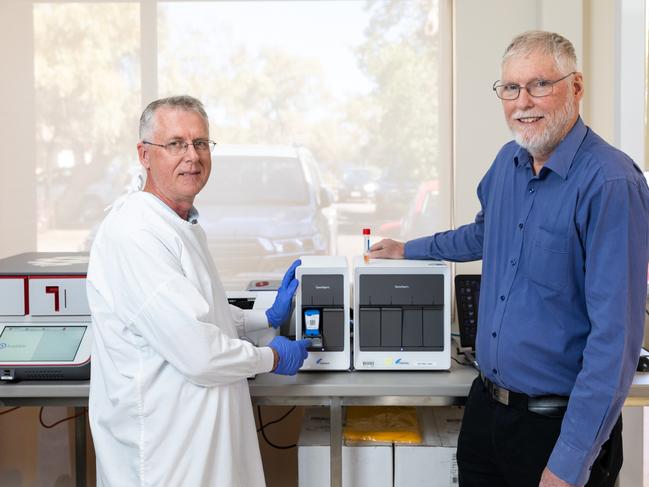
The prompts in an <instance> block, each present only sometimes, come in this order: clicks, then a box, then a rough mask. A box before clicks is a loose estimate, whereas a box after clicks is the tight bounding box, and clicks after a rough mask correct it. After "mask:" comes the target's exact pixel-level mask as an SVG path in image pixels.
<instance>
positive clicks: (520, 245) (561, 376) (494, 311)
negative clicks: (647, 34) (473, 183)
mask: <svg viewBox="0 0 649 487" xmlns="http://www.w3.org/2000/svg"><path fill="white" fill-rule="evenodd" d="M501 77H502V79H501V80H498V81H496V83H494V87H493V89H494V91H495V94H496V95H497V96H498V98H500V99H501V100H502V105H503V109H504V113H505V118H506V120H507V123H508V124H509V127H510V129H511V131H512V133H513V135H514V137H515V140H514V141H512V142H509V143H508V144H506V145H505V146H504V147H503V148H502V149H501V150H500V152H499V153H498V155H497V156H496V159H495V161H494V163H493V164H492V166H491V167H490V168H489V170H488V172H487V174H486V175H485V176H484V178H483V179H482V181H481V182H480V184H479V186H478V198H479V200H480V204H481V210H480V212H479V213H478V214H477V216H476V218H475V221H474V222H473V223H471V224H468V225H464V226H461V227H459V228H458V229H456V230H451V231H447V232H441V233H437V234H435V235H432V236H430V237H424V238H419V239H416V240H411V241H409V242H406V243H405V244H403V243H400V242H396V241H394V240H389V239H388V240H382V241H380V242H378V243H377V244H375V245H374V246H373V247H372V248H371V254H370V256H371V257H372V258H406V259H446V260H451V261H469V260H478V259H482V284H481V290H480V292H481V294H480V303H479V312H478V316H479V326H478V337H477V342H476V351H477V361H478V364H479V366H480V370H481V374H480V377H478V378H477V379H476V381H475V382H474V383H473V386H472V387H471V392H470V393H469V397H468V399H467V404H466V410H465V416H464V420H463V424H462V430H461V432H460V438H459V443H458V452H457V459H458V465H459V469H460V485H461V486H463V487H466V486H501V485H502V486H510V487H520V486H542V487H549V486H572V485H576V486H582V485H584V484H586V483H587V485H593V486H594V485H611V486H612V485H613V484H614V482H615V479H616V477H617V474H618V472H619V469H620V467H621V464H622V450H621V429H622V425H621V416H620V411H621V408H622V405H623V403H624V399H625V397H626V395H627V393H628V390H629V387H630V384H631V382H632V380H633V374H634V371H635V367H636V364H637V361H638V355H639V353H640V346H641V342H642V335H643V323H644V306H645V299H646V287H647V260H648V259H649V251H648V239H649V189H648V188H647V183H646V181H645V179H644V177H643V175H642V172H641V171H640V170H639V169H638V167H637V166H636V165H635V164H634V163H633V161H632V160H631V159H630V158H629V157H628V156H627V155H626V154H624V153H622V152H620V151H619V150H617V149H615V148H614V147H612V146H611V145H609V144H608V143H606V142H605V141H604V140H602V139H601V138H600V137H599V136H598V135H597V134H595V133H594V132H593V131H592V130H591V129H590V128H588V127H587V126H586V125H584V123H583V122H582V120H581V118H580V116H579V102H580V100H581V98H582V96H583V93H584V82H583V77H582V74H581V73H580V72H578V71H577V61H576V56H575V52H574V48H573V46H572V44H571V43H570V42H569V41H568V40H567V39H565V38H563V37H562V36H560V35H558V34H553V33H548V32H538V31H534V32H526V33H524V34H521V35H520V36H518V37H516V38H515V39H514V40H513V41H512V43H511V44H510V46H509V47H508V48H507V50H506V51H505V54H504V56H503V60H502V71H501Z"/></svg>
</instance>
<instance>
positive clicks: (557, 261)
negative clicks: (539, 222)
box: [528, 227, 570, 291]
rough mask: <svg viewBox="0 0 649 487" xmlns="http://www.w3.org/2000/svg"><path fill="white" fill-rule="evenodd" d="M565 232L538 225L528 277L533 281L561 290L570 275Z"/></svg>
mask: <svg viewBox="0 0 649 487" xmlns="http://www.w3.org/2000/svg"><path fill="white" fill-rule="evenodd" d="M568 250H569V244H568V237H567V236H566V235H565V233H560V232H557V231H550V230H547V229H545V228H543V227H539V229H538V230H537V232H536V236H535V238H534V243H533V245H532V256H531V259H530V265H529V272H528V274H529V278H530V280H531V281H533V282H534V283H536V284H538V285H540V286H543V287H546V288H550V289H553V290H555V291H561V290H562V289H563V288H565V287H566V285H567V284H568V281H569V277H570V254H569V253H568Z"/></svg>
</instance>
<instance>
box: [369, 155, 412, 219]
mask: <svg viewBox="0 0 649 487" xmlns="http://www.w3.org/2000/svg"><path fill="white" fill-rule="evenodd" d="M419 183H420V181H418V180H416V179H413V178H412V177H411V176H410V174H409V173H408V172H407V171H404V170H403V168H402V167H399V166H390V167H388V168H386V169H385V170H384V171H383V173H382V174H381V176H380V177H379V179H377V180H376V184H377V186H378V187H377V189H376V198H375V201H376V214H377V216H378V217H379V218H391V219H397V218H401V217H402V216H403V215H404V214H405V212H406V210H407V208H408V204H409V203H410V201H411V200H412V198H413V197H414V196H415V194H416V192H417V188H418V187H419Z"/></svg>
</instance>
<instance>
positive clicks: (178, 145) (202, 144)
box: [142, 139, 216, 156]
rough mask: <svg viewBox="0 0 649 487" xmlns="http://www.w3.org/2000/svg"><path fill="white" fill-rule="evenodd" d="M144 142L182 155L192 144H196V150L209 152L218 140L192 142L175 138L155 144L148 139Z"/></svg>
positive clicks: (170, 152) (175, 154)
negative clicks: (165, 142) (166, 142)
mask: <svg viewBox="0 0 649 487" xmlns="http://www.w3.org/2000/svg"><path fill="white" fill-rule="evenodd" d="M142 143H143V144H146V145H154V146H156V147H162V148H163V149H165V150H166V151H167V152H168V153H169V154H170V155H172V156H182V155H183V154H185V152H187V148H188V147H189V146H190V144H191V145H193V146H194V150H195V151H196V152H209V151H211V150H212V149H214V146H215V145H216V142H214V141H213V140H206V139H198V140H194V141H192V142H185V141H184V140H173V141H171V142H169V143H168V144H154V143H153V142H149V141H148V140H143V141H142Z"/></svg>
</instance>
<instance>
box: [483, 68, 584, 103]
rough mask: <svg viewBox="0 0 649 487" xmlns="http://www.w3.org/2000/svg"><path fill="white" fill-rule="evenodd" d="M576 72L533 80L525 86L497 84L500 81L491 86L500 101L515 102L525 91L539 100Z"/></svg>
mask: <svg viewBox="0 0 649 487" xmlns="http://www.w3.org/2000/svg"><path fill="white" fill-rule="evenodd" d="M576 72H577V71H573V72H571V73H568V74H567V75H565V76H564V77H563V78H559V79H555V80H554V81H552V80H547V79H535V80H532V81H530V82H529V83H527V84H526V85H525V86H521V85H517V84H516V83H504V84H500V85H499V84H498V83H499V82H500V80H496V81H495V82H494V85H493V88H492V89H493V90H494V91H495V92H496V96H497V97H498V98H500V99H501V100H515V99H516V98H518V97H519V95H520V94H521V90H526V91H527V93H528V94H529V95H530V96H533V97H535V98H541V97H543V96H548V95H551V94H552V89H553V87H554V85H555V84H557V83H558V82H559V81H563V80H564V79H566V78H567V77H568V76H572V75H573V74H575V73H576Z"/></svg>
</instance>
